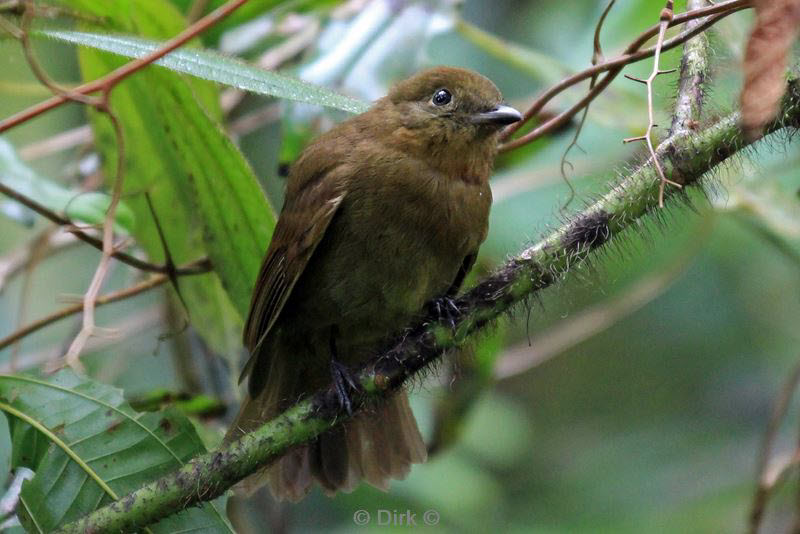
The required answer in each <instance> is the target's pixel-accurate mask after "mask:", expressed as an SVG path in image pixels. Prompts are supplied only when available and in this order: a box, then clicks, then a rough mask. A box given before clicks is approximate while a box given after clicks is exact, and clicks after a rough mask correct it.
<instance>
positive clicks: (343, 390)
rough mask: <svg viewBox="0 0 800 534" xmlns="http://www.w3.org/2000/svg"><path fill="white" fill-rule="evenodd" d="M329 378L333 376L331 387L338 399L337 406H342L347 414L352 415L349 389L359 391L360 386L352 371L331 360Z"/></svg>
mask: <svg viewBox="0 0 800 534" xmlns="http://www.w3.org/2000/svg"><path fill="white" fill-rule="evenodd" d="M331 378H333V388H334V390H335V391H336V397H337V398H338V400H339V407H340V408H344V410H345V411H346V412H347V415H353V403H352V401H351V400H350V393H349V392H348V389H349V390H350V391H359V390H360V389H361V387H360V386H359V384H358V382H357V381H356V379H355V377H354V376H353V373H352V372H351V371H350V369H348V368H347V366H346V365H344V364H341V363H339V362H337V361H336V360H334V359H332V360H331Z"/></svg>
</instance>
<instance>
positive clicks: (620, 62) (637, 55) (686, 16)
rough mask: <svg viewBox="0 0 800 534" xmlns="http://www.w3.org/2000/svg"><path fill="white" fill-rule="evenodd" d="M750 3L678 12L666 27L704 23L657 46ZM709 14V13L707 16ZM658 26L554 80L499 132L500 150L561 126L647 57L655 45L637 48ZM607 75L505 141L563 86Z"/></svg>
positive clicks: (737, 0)
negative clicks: (622, 47)
mask: <svg viewBox="0 0 800 534" xmlns="http://www.w3.org/2000/svg"><path fill="white" fill-rule="evenodd" d="M751 5H752V4H751V2H750V1H749V0H732V1H730V2H722V3H719V4H716V5H714V6H711V7H707V8H703V9H697V10H694V11H690V12H689V11H687V12H685V13H681V14H680V15H676V16H675V17H674V18H673V19H672V21H671V22H670V24H669V26H675V25H677V24H682V23H683V22H686V21H688V20H692V19H695V18H701V17H708V18H706V19H705V20H704V22H703V23H702V24H700V25H698V26H697V27H695V28H693V29H691V30H686V31H683V32H681V33H680V34H678V35H677V36H675V37H673V38H671V39H667V40H666V41H664V43H663V46H662V47H661V51H662V52H663V51H666V50H670V49H672V48H674V47H676V46H678V45H680V44H683V43H684V42H686V40H688V39H691V38H692V37H694V36H695V35H697V34H698V33H700V32H702V31H703V30H705V29H706V28H708V27H710V26H712V25H713V24H715V23H716V22H717V21H719V20H720V19H722V18H724V17H726V16H728V15H731V14H733V13H735V12H737V11H740V10H742V9H746V8H749V7H751ZM709 15H713V16H709ZM659 28H660V25H656V26H654V27H652V28H650V29H648V30H646V31H644V32H643V33H642V34H641V35H639V37H637V38H636V39H634V41H633V42H632V43H631V44H630V45H628V48H626V49H625V52H624V53H623V54H622V55H621V56H618V57H616V58H614V59H610V60H608V61H605V62H603V63H601V64H599V65H596V66H594V67H590V68H587V69H585V70H583V71H581V72H578V73H576V74H573V75H572V76H570V77H568V78H565V79H564V80H562V81H561V82H559V83H557V84H556V85H554V86H553V87H551V88H549V89H548V90H547V91H545V92H544V93H542V94H541V95H540V96H539V97H537V98H536V99H535V100H534V102H533V103H532V104H531V106H530V107H529V108H528V110H527V111H526V112H525V113H524V115H523V120H522V121H519V122H517V123H514V124H512V125H511V126H509V127H508V128H506V129H505V130H504V131H503V134H502V139H503V140H504V141H505V142H504V143H503V144H502V145H501V146H500V152H507V151H509V150H513V149H515V148H518V147H520V146H523V145H525V144H527V143H530V142H532V141H534V140H536V139H538V138H540V137H542V136H543V135H546V134H548V133H550V132H552V131H553V130H555V129H558V128H559V127H561V126H562V125H563V124H564V123H566V122H567V121H569V120H570V119H572V117H574V116H575V114H576V113H578V112H579V111H580V110H582V109H583V108H584V107H585V106H586V105H587V104H589V103H590V102H591V101H592V100H594V98H595V97H596V96H597V95H599V94H600V93H601V92H603V91H604V90H605V88H606V87H607V86H608V85H609V84H610V83H611V82H612V81H613V79H614V78H615V77H616V76H617V75H618V74H619V73H620V72H621V71H622V69H623V67H625V65H628V64H630V63H634V62H636V61H639V60H642V59H645V58H648V57H650V56H652V55H653V54H655V47H650V48H647V49H644V50H639V48H641V47H642V46H643V45H644V43H646V42H647V40H648V39H650V38H651V37H654V36H656V35H658V32H659ZM606 71H607V74H606V75H605V76H604V77H603V78H602V79H601V80H600V81H599V82H598V83H597V85H596V86H595V87H594V89H592V90H591V91H589V93H587V94H586V95H585V96H584V97H583V98H582V99H581V100H580V101H578V103H576V104H575V105H573V106H572V107H571V108H570V109H568V110H566V111H564V112H562V113H560V114H559V115H557V116H555V117H553V118H552V119H549V120H548V121H546V122H544V123H543V124H541V125H539V126H537V127H536V128H534V129H533V130H532V131H530V132H528V133H527V134H525V135H523V136H521V137H518V138H516V139H513V140H508V139H509V137H510V136H511V135H513V134H514V133H515V132H516V131H517V130H519V128H521V127H522V126H523V125H524V123H525V121H528V120H530V119H531V118H532V117H535V116H537V115H538V114H539V112H540V111H541V110H542V108H543V107H544V106H545V105H546V104H547V103H548V102H549V101H550V100H552V99H553V98H554V97H555V96H556V95H558V94H560V93H562V92H563V91H564V90H565V89H568V88H569V87H572V86H573V85H575V84H577V83H580V82H582V81H584V80H587V79H589V78H591V77H592V76H594V75H595V74H596V73H601V72H606Z"/></svg>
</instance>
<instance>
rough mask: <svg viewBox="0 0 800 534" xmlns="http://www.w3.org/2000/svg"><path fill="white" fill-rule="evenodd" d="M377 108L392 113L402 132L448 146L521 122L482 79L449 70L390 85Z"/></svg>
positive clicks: (436, 70)
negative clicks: (391, 86)
mask: <svg viewBox="0 0 800 534" xmlns="http://www.w3.org/2000/svg"><path fill="white" fill-rule="evenodd" d="M379 105H382V106H384V107H387V108H389V109H391V110H393V111H395V112H397V113H395V114H393V115H394V117H395V119H396V120H397V121H398V122H399V123H400V124H401V126H402V127H403V128H406V129H409V130H415V131H416V133H418V134H419V133H421V134H423V136H425V137H431V138H433V139H432V140H433V141H434V142H443V143H450V144H461V143H470V142H475V141H481V140H484V139H487V138H489V137H492V136H493V134H496V133H497V132H498V131H499V130H500V129H501V128H502V127H503V126H506V125H508V124H512V123H514V122H517V121H519V120H520V119H521V118H522V116H521V115H520V113H519V111H517V110H516V109H514V108H512V107H510V106H507V105H506V104H504V102H503V96H502V95H501V94H500V91H499V90H498V89H497V87H496V86H495V85H494V84H493V83H492V82H491V81H490V80H489V79H488V78H486V77H484V76H481V75H480V74H478V73H477V72H474V71H471V70H467V69H460V68H455V67H434V68H431V69H427V70H424V71H422V72H419V73H417V74H415V75H414V76H412V77H411V78H408V79H407V80H404V81H402V82H400V83H398V84H397V85H395V86H394V87H393V88H392V90H391V91H390V92H389V94H388V95H387V96H386V97H385V98H384V99H382V101H381V102H380V104H379ZM425 134H428V135H425Z"/></svg>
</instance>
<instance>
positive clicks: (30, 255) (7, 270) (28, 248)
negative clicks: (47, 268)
mask: <svg viewBox="0 0 800 534" xmlns="http://www.w3.org/2000/svg"><path fill="white" fill-rule="evenodd" d="M77 243H79V241H78V240H77V239H76V238H75V236H74V235H72V234H70V233H67V232H58V233H56V234H54V235H51V236H50V238H49V240H48V242H47V247H45V250H44V254H45V257H46V256H49V255H52V254H54V253H55V252H58V251H61V250H64V249H66V248H67V247H70V246H72V245H75V244H77ZM35 249H36V241H35V240H34V241H32V242H30V243H29V244H27V245H25V246H22V247H17V248H16V249H15V250H13V251H11V252H10V253H9V254H7V255H5V256H3V257H0V294H2V293H3V290H4V289H5V288H6V286H7V285H8V283H9V282H10V281H11V279H12V278H14V276H16V275H17V274H19V273H20V272H21V271H23V270H24V269H26V268H27V267H28V265H29V264H30V263H31V262H32V261H34V256H35V254H34V252H35Z"/></svg>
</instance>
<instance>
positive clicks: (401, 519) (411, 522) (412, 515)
mask: <svg viewBox="0 0 800 534" xmlns="http://www.w3.org/2000/svg"><path fill="white" fill-rule="evenodd" d="M353 523H355V524H356V525H359V526H365V525H378V526H386V527H417V526H422V525H427V526H429V527H432V526H435V525H438V524H439V512H437V511H436V510H426V511H425V512H423V513H422V514H418V513H417V512H412V511H411V510H386V509H383V508H379V509H377V510H375V511H373V512H372V513H370V512H369V511H368V510H356V511H355V512H354V513H353Z"/></svg>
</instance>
